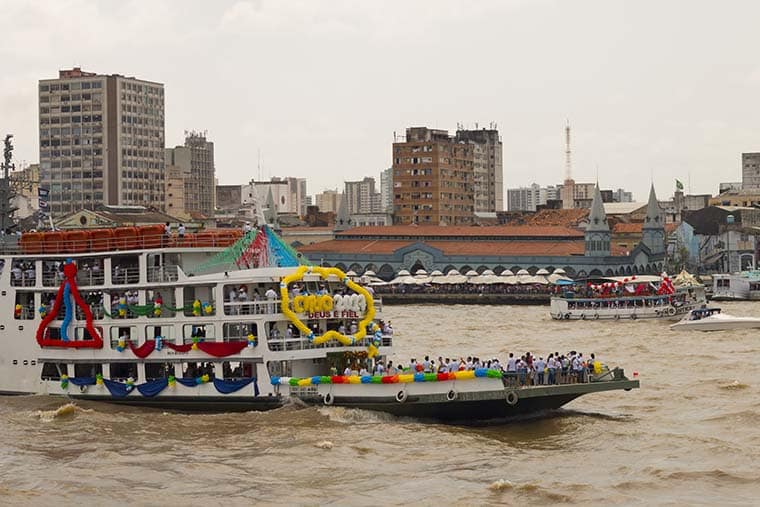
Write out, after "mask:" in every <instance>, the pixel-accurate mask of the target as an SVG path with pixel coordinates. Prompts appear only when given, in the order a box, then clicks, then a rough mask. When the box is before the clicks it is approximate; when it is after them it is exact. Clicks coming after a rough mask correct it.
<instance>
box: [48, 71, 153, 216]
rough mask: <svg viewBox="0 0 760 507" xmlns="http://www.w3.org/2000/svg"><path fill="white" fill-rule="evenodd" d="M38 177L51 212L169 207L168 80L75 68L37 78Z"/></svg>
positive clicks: (59, 213) (57, 213)
mask: <svg viewBox="0 0 760 507" xmlns="http://www.w3.org/2000/svg"><path fill="white" fill-rule="evenodd" d="M38 93H39V133H40V182H41V186H43V187H44V188H47V189H49V190H50V211H51V213H52V214H53V215H61V214H64V213H69V212H72V211H75V210H79V209H83V208H94V207H95V206H96V205H98V204H111V205H144V206H154V207H156V208H159V209H164V203H165V186H164V185H165V183H164V153H163V150H164V85H163V84H161V83H154V82H151V81H144V80H141V79H136V78H134V77H124V76H121V75H118V74H111V75H102V74H95V73H92V72H84V71H82V70H81V69H80V68H78V67H75V68H73V69H70V70H61V71H59V73H58V78H57V79H43V80H40V82H39V87H38Z"/></svg>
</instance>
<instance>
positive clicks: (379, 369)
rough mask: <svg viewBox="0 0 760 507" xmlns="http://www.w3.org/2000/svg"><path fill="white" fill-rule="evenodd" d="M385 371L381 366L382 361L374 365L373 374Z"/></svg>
mask: <svg viewBox="0 0 760 507" xmlns="http://www.w3.org/2000/svg"><path fill="white" fill-rule="evenodd" d="M384 371H385V368H384V367H383V363H382V361H378V362H377V364H376V365H375V375H382V374H383V372H384Z"/></svg>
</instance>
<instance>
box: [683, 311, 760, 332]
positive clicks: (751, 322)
mask: <svg viewBox="0 0 760 507" xmlns="http://www.w3.org/2000/svg"><path fill="white" fill-rule="evenodd" d="M751 328H760V319H758V318H755V317H734V316H733V315H728V314H725V313H721V311H720V308H697V309H694V310H691V311H690V312H689V313H687V314H686V315H685V316H684V318H683V319H681V320H680V321H678V322H676V323H675V324H672V325H671V326H670V329H675V330H681V329H694V330H696V331H724V330H727V329H751Z"/></svg>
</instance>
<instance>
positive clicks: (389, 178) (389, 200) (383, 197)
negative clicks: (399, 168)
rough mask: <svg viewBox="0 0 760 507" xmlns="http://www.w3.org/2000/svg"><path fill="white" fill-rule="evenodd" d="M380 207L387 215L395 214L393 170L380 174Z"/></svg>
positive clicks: (390, 168) (389, 169)
mask: <svg viewBox="0 0 760 507" xmlns="http://www.w3.org/2000/svg"><path fill="white" fill-rule="evenodd" d="M380 205H381V206H382V208H383V209H382V210H383V211H384V212H385V213H392V212H393V168H392V167H389V168H388V169H386V170H384V171H383V172H381V173H380Z"/></svg>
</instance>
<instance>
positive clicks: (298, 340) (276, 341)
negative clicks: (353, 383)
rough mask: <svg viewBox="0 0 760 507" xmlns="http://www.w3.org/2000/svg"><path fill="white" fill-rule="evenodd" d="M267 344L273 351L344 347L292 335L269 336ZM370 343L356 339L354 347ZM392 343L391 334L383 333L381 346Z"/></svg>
mask: <svg viewBox="0 0 760 507" xmlns="http://www.w3.org/2000/svg"><path fill="white" fill-rule="evenodd" d="M267 343H268V344H269V350H273V351H285V350H288V351H290V350H312V349H320V348H338V347H345V345H343V344H341V343H340V342H338V341H335V340H330V341H329V342H326V343H322V344H319V345H316V344H314V343H313V342H311V341H309V339H308V338H306V337H301V336H294V337H279V336H278V337H273V336H270V337H269V338H268V340H267ZM371 343H372V338H370V337H365V338H362V339H361V340H359V341H357V342H356V344H355V345H354V346H355V347H368V346H369V345H370V344H371ZM392 345H393V336H391V335H383V337H382V338H381V341H380V346H381V347H391V346H392Z"/></svg>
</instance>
